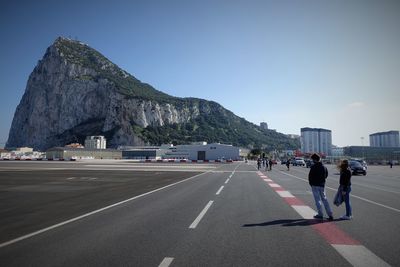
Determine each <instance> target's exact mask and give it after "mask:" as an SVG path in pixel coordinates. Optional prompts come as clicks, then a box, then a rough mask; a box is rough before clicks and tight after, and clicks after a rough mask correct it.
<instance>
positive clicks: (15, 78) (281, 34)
mask: <svg viewBox="0 0 400 267" xmlns="http://www.w3.org/2000/svg"><path fill="white" fill-rule="evenodd" d="M0 36H1V41H0V44H1V49H0V59H1V60H0V92H1V116H0V143H3V142H5V141H6V140H7V138H8V131H9V128H10V125H11V121H12V117H13V114H14V112H15V109H16V107H17V105H18V103H19V101H20V100H21V97H22V95H23V93H24V90H25V86H26V82H27V80H28V76H29V74H30V73H31V71H32V70H33V68H34V67H35V65H36V64H37V61H38V60H39V59H41V58H42V56H43V54H44V52H45V50H46V48H47V47H48V46H49V45H51V43H52V42H53V41H54V40H55V39H56V38H57V37H58V36H65V37H72V38H78V39H79V40H81V41H83V42H85V43H87V44H89V45H90V46H92V47H93V48H95V49H97V50H98V51H100V52H101V53H103V54H104V55H105V56H106V57H108V58H109V59H110V60H111V61H113V62H114V63H116V64H117V65H119V66H120V67H121V68H123V69H125V70H126V71H128V72H129V73H131V74H132V75H134V76H135V77H136V78H138V79H140V80H142V81H144V82H147V83H150V84H151V85H153V86H154V87H155V88H157V89H158V90H161V91H163V92H166V93H168V94H171V95H174V96H179V97H189V96H190V97H198V98H204V99H208V100H214V101H216V102H219V103H220V104H222V105H223V106H224V107H225V108H227V109H229V110H231V111H233V112H234V113H235V114H236V115H238V116H240V117H244V118H246V119H247V120H249V121H251V122H253V123H256V124H259V123H260V122H261V121H265V122H267V123H268V125H269V126H270V128H273V129H277V130H278V131H279V132H283V133H287V134H289V133H291V134H300V128H301V127H321V128H326V129H330V130H332V139H333V143H334V144H336V145H339V146H346V145H360V144H361V138H360V137H365V140H364V144H365V145H368V143H369V140H368V135H369V134H371V133H374V132H378V131H388V130H400V118H399V116H400V107H399V106H400V105H399V100H400V1H397V0H393V1H386V0H379V1H376V0H372V1H368V0H353V1H351V0H350V1H349V0H337V1H328V0H326V1H325V0H316V1H301V0H293V1H280V0H279V1H278V0H276V1H252V0H250V1H245V0H243V1H231V0H229V1H228V0H227V1H217V0H215V1H205V0H202V1H190V0H187V1H174V0H169V1H151V0H150V1H149V0H147V1H146V0H144V1H119V0H115V1H84V0H81V1H75V0H71V1H18V0H13V1H2V2H1V4H0Z"/></svg>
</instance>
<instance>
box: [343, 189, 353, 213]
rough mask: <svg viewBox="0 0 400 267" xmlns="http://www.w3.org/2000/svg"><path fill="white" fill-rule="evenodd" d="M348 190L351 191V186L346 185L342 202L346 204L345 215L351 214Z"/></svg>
mask: <svg viewBox="0 0 400 267" xmlns="http://www.w3.org/2000/svg"><path fill="white" fill-rule="evenodd" d="M350 192H351V186H348V187H347V191H346V194H345V195H344V203H345V204H346V216H352V213H351V204H350Z"/></svg>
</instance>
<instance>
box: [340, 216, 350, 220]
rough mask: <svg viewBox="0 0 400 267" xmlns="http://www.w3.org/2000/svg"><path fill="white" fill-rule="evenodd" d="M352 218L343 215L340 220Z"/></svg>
mask: <svg viewBox="0 0 400 267" xmlns="http://www.w3.org/2000/svg"><path fill="white" fill-rule="evenodd" d="M351 218H352V216H347V215H343V216H342V217H340V219H342V220H351Z"/></svg>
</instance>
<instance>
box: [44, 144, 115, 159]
mask: <svg viewBox="0 0 400 267" xmlns="http://www.w3.org/2000/svg"><path fill="white" fill-rule="evenodd" d="M46 158H47V159H88V158H90V159H122V151H121V150H116V149H95V148H73V147H53V148H50V149H49V150H47V151H46Z"/></svg>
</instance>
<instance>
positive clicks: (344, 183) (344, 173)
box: [339, 160, 352, 220]
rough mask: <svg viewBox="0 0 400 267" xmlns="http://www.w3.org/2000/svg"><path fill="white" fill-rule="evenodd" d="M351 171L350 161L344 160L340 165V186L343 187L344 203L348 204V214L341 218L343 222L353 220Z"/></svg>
mask: <svg viewBox="0 0 400 267" xmlns="http://www.w3.org/2000/svg"><path fill="white" fill-rule="evenodd" d="M350 180H351V170H350V169H349V161H348V160H343V161H342V163H341V164H340V180H339V184H340V186H341V187H342V195H343V198H344V203H345V204H346V214H345V215H343V216H342V217H340V219H342V220H351V218H352V212H351V205H350V192H351V182H350Z"/></svg>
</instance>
